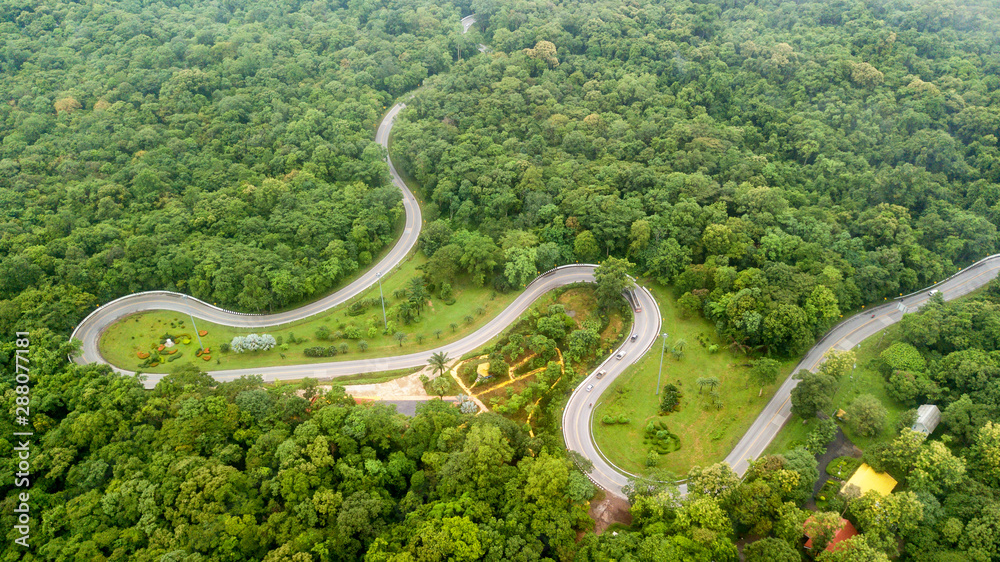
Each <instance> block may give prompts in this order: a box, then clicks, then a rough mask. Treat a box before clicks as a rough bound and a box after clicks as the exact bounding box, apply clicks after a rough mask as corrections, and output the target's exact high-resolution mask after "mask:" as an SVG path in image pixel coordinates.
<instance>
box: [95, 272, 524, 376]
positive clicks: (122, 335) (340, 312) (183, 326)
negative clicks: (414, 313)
mask: <svg viewBox="0 0 1000 562" xmlns="http://www.w3.org/2000/svg"><path fill="white" fill-rule="evenodd" d="M424 263H426V258H425V257H424V256H423V255H422V254H413V255H412V256H411V257H410V258H409V259H408V260H407V261H405V262H404V263H403V264H401V265H400V266H399V268H397V269H396V270H394V271H393V272H392V273H391V274H389V275H388V276H386V277H385V278H384V280H383V282H382V287H383V292H384V294H385V297H386V306H387V307H391V306H393V305H394V304H396V303H397V302H400V300H401V299H397V298H395V297H394V296H393V291H395V290H396V289H397V288H401V287H403V286H405V285H406V283H407V282H409V280H410V279H411V278H412V277H415V276H417V275H419V274H420V272H419V271H418V270H417V267H419V266H420V265H423V264H424ZM378 291H379V289H378V285H375V286H373V287H371V288H369V289H368V290H366V291H365V292H363V293H362V294H361V295H360V296H359V298H368V297H374V298H375V299H377V298H378ZM517 294H518V293H516V292H511V293H507V294H497V293H495V292H494V291H493V290H492V289H490V288H486V287H475V286H473V285H472V284H471V283H470V282H468V280H460V281H458V282H456V283H455V284H454V298H455V300H456V302H455V304H453V305H451V306H448V305H445V304H444V302H442V301H441V299H440V298H438V297H437V295H436V294H435V295H433V296H432V297H431V299H430V301H431V305H430V306H426V307H424V312H423V314H422V315H421V316H420V317H419V321H418V322H415V323H413V324H411V325H410V326H403V325H402V323H401V322H396V324H397V330H398V331H401V332H404V333H406V334H407V339H406V340H405V341H404V342H403V344H402V346H400V345H399V343H398V342H397V341H396V340H395V339H394V338H393V336H392V335H391V334H390V335H387V336H386V335H382V333H381V327H382V311H381V308H380V307H378V306H375V307H371V308H369V309H368V310H367V311H366V312H365V313H364V314H362V315H360V316H354V317H352V316H349V315H348V314H347V306H346V305H341V306H338V307H336V308H333V309H331V310H328V311H326V312H323V313H320V314H317V315H315V316H311V317H309V318H306V319H304V320H301V321H298V322H292V323H289V324H284V325H281V326H275V327H271V328H264V329H246V328H233V327H229V326H221V325H218V324H213V323H211V322H207V321H198V320H197V319H195V322H197V325H198V329H199V330H204V331H208V335H206V336H204V337H202V338H201V339H202V343H203V345H204V346H205V347H208V348H209V349H210V350H211V360H210V361H203V360H202V359H201V358H198V357H195V355H194V354H195V351H196V350H197V349H198V343H197V338H195V337H194V333H195V331H194V328H193V327H192V326H191V320H190V318H189V317H188V316H186V315H184V314H180V313H177V312H170V311H151V312H144V313H139V314H135V315H132V316H128V317H126V318H123V319H122V320H119V321H118V322H116V323H114V324H112V325H111V326H109V327H108V329H107V330H105V332H104V333H103V334H102V335H101V340H100V350H101V355H103V356H104V358H105V359H107V360H108V362H110V363H111V364H113V365H116V366H118V367H121V368H124V369H130V370H135V369H136V368H138V365H139V363H140V362H141V360H140V359H139V358H138V357H137V355H136V354H137V353H138V352H139V351H149V350H150V348H151V347H153V346H154V344H159V341H160V336H161V335H163V334H164V333H171V334H180V333H187V334H189V335H191V336H192V337H191V340H192V341H191V343H190V344H187V345H183V344H179V345H178V348H179V349H180V350H181V351H180V353H182V354H183V355H182V356H181V358H180V359H177V360H175V361H172V362H170V363H161V364H160V365H159V366H157V367H154V368H144V369H143V371H144V372H152V373H166V372H169V371H171V370H172V369H173V368H175V367H177V366H181V365H184V364H186V363H187V364H194V365H197V366H199V367H201V368H202V369H205V370H220V369H241V368H253V367H267V366H273V365H296V364H302V363H322V362H327V361H349V360H355V359H365V358H373V357H384V356H390V355H400V354H404V353H412V352H415V351H421V350H426V349H433V348H435V347H438V346H440V345H443V344H445V343H447V342H449V341H454V340H457V339H460V338H462V337H464V336H466V335H468V334H470V333H471V332H473V331H474V330H476V329H478V328H479V327H481V326H482V325H483V324H485V323H486V322H487V321H489V319H491V318H492V317H494V316H496V314H498V313H499V312H500V311H501V310H503V309H504V308H506V307H507V305H509V304H510V303H511V301H513V300H514V298H515V297H516V296H517ZM353 300H354V299H352V301H353ZM467 317H471V322H469V321H468V318H467ZM391 320H393V319H392V318H390V321H391ZM352 324H353V325H355V326H357V327H358V328H360V329H361V331H362V333H363V335H362V338H361V339H363V340H365V341H366V342H367V343H368V348H367V349H366V350H365V351H364V352H362V351H361V350H360V349H359V346H358V342H357V341H355V340H347V339H341V340H336V341H318V340H317V338H316V335H315V333H316V330H317V329H318V328H319V327H320V326H326V327H327V328H329V329H330V331H331V332H336V331H343V330H344V329H345V328H346V327H348V326H350V325H352ZM369 324H374V325H376V326H378V327H379V328H380V330H379V333H378V335H377V336H375V337H368V334H367V331H368V326H369ZM451 324H455V325H456V327H455V329H454V330H452V327H451ZM438 330H440V332H441V333H440V338H439V336H438V334H436V332H437V331H438ZM249 333H267V334H271V335H273V336H275V338H277V337H279V336H280V337H281V338H282V340H283V341H284V342H285V344H286V345H288V349H287V350H281V349H279V348H278V347H276V348H274V349H272V350H270V351H264V352H256V353H243V354H236V353H232V352H229V353H222V350H221V347H220V346H221V345H222V344H223V343H228V342H229V341H231V340H232V338H233V337H234V336H237V335H245V334H249ZM291 334H294V335H295V338H296V339H297V340H298V339H305V340H307V341H304V342H297V343H291V344H289V343H288V339H289V335H291ZM421 338H422V339H423V342H422V343H421V342H420V341H419V339H421ZM340 344H346V345H347V346H348V352H347V353H346V354H338V355H336V356H334V357H306V356H305V355H304V354H303V350H304V349H305V348H307V347H314V346H324V347H326V346H330V345H338V346H339V345H340ZM282 354H283V355H284V357H282Z"/></svg>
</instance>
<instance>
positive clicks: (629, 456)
mask: <svg viewBox="0 0 1000 562" xmlns="http://www.w3.org/2000/svg"><path fill="white" fill-rule="evenodd" d="M641 283H642V284H643V285H645V286H646V287H647V288H649V289H650V291H652V293H653V296H655V297H656V301H657V303H659V305H660V314H661V317H662V318H663V328H662V331H663V332H667V333H668V334H669V337H668V339H667V345H666V349H667V350H666V353H665V354H664V357H663V374H662V380H661V382H660V388H661V393H662V387H663V386H665V385H667V384H674V385H676V386H677V387H678V388H679V389H680V390H681V392H682V397H681V402H680V404H681V405H680V409H679V410H678V411H675V412H673V413H671V414H669V415H667V416H661V415H660V413H659V404H660V396H657V395H656V386H657V385H656V380H657V373H658V371H659V367H660V349H661V343H662V342H660V341H657V342H656V343H655V344H653V348H652V349H651V350H650V351H649V353H647V354H646V355H645V357H643V358H642V359H641V360H640V361H639V362H638V363H636V364H635V365H633V366H631V367H629V369H628V370H627V371H625V372H624V373H623V374H622V375H621V376H619V377H618V378H617V379H616V380H615V382H614V383H613V384H612V385H611V388H609V389H608V390H607V391H606V392H605V393H604V395H603V396H602V397H601V402H600V403H598V404H597V405H595V407H594V426H593V427H594V438H595V439H596V441H597V444H598V446H599V447H600V448H601V451H602V452H603V453H604V455H605V456H606V457H607V458H608V459H609V460H610V461H611V462H613V463H614V464H616V465H618V466H619V467H621V468H623V469H625V470H628V471H630V472H636V473H642V472H644V471H646V470H648V468H647V465H646V455H647V452H648V451H649V449H650V445H649V444H647V443H645V442H644V439H645V428H646V425H647V424H648V423H649V422H650V421H654V422H656V421H663V422H665V423H666V424H667V427H668V428H669V431H670V432H671V433H673V434H674V435H676V436H677V437H679V440H680V448H679V449H677V450H675V451H673V452H670V453H668V454H663V455H660V456H659V458H658V461H657V464H656V466H657V467H659V468H663V469H666V470H669V471H671V472H673V473H674V474H676V475H677V476H678V477H682V476H684V475H685V474H687V471H688V469H690V468H691V467H692V466H694V465H703V466H704V465H707V464H711V463H714V462H717V461H721V460H722V459H723V458H725V456H726V455H727V454H728V453H729V451H730V450H731V449H732V448H733V445H735V444H736V443H737V442H738V441H739V439H740V437H741V436H742V435H743V433H744V432H745V431H746V430H747V428H748V427H749V426H750V424H751V423H753V420H754V419H755V418H756V417H757V415H758V414H759V413H760V411H761V410H762V409H763V408H764V406H765V404H767V401H768V400H770V398H771V396H772V395H773V394H774V391H775V389H776V388H777V386H778V383H775V384H773V385H770V386H766V387H764V388H763V390H761V388H760V387H759V386H750V387H748V386H747V376H746V373H747V370H748V367H747V366H746V365H747V364H748V363H749V358H748V357H747V356H745V355H743V354H742V353H737V354H733V353H731V352H730V351H729V350H728V349H727V348H726V346H725V345H723V342H722V341H721V340H719V338H718V336H717V335H716V334H715V327H714V326H713V325H712V324H711V323H710V322H708V321H707V320H705V319H704V318H701V317H684V316H683V315H682V314H681V310H680V308H679V307H678V306H677V304H676V301H675V300H674V298H673V296H672V295H671V293H670V291H668V290H667V288H666V287H664V286H662V285H660V284H658V283H656V282H655V281H651V280H643V281H642V282H641ZM678 339H683V340H685V341H686V342H687V345H686V346H685V347H684V353H683V355H682V356H681V357H680V359H678V358H676V357H675V356H674V355H673V354H671V352H670V349H671V347H672V346H673V345H674V344H675V343H676V342H677V340H678ZM711 345H718V346H719V348H718V351H715V352H714V353H713V352H710V351H709V347H710V346H711ZM794 366H795V361H794V360H792V361H786V362H784V363H782V370H781V375H779V380H783V379H784V377H785V376H787V374H788V373H789V372H790V371H791V369H793V368H794ZM699 378H717V379H718V381H719V385H718V387H716V388H715V392H716V393H718V400H716V399H715V398H714V397H713V396H712V394H711V390H710V389H709V388H708V387H703V388H702V389H701V390H700V391H699V388H698V385H697V384H696V381H697V380H698V379H699ZM720 404H721V408H719V405H720ZM622 414H624V416H625V418H627V419H628V423H624V424H622V423H614V424H605V423H603V422H602V419H604V417H605V416H611V417H612V418H617V419H620V418H619V416H621V415H622Z"/></svg>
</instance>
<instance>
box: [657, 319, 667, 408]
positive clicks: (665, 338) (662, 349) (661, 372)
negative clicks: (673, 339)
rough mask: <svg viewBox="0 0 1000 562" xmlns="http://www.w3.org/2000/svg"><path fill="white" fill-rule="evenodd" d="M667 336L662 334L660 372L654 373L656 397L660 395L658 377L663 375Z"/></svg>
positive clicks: (664, 333)
mask: <svg viewBox="0 0 1000 562" xmlns="http://www.w3.org/2000/svg"><path fill="white" fill-rule="evenodd" d="M667 335H668V334H667V333H666V332H663V344H662V345H660V371H659V372H658V373H656V396H659V395H660V375H662V374H663V352H664V351H666V349H667Z"/></svg>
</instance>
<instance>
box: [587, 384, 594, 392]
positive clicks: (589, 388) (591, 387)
mask: <svg viewBox="0 0 1000 562" xmlns="http://www.w3.org/2000/svg"><path fill="white" fill-rule="evenodd" d="M591 390H594V385H592V384H588V385H587V392H590V391H591Z"/></svg>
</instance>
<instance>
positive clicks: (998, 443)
mask: <svg viewBox="0 0 1000 562" xmlns="http://www.w3.org/2000/svg"><path fill="white" fill-rule="evenodd" d="M969 458H970V463H971V466H970V467H971V468H973V470H972V474H973V475H974V476H975V478H976V479H977V480H979V481H980V482H983V483H984V484H986V485H988V486H991V487H994V488H996V487H998V486H1000V424H996V423H993V422H992V421H988V422H986V424H985V425H983V427H981V428H979V430H978V431H977V432H976V437H975V440H974V441H973V444H972V448H971V450H970V451H969Z"/></svg>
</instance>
